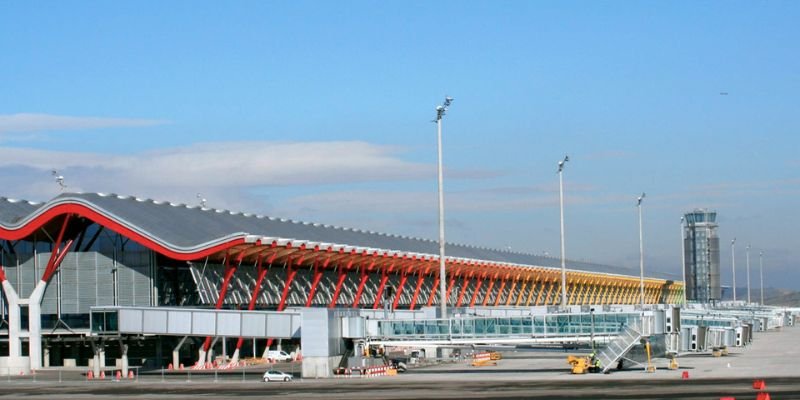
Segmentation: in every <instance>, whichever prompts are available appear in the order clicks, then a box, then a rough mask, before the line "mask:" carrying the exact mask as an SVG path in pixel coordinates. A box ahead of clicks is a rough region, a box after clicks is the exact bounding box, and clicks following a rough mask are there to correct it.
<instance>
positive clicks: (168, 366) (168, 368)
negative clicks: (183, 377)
mask: <svg viewBox="0 0 800 400" xmlns="http://www.w3.org/2000/svg"><path fill="white" fill-rule="evenodd" d="M167 371H172V363H169V365H167Z"/></svg>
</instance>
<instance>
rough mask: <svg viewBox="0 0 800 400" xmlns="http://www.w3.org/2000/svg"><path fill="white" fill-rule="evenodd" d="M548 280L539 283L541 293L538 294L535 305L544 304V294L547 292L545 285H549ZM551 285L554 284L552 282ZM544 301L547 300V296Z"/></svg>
mask: <svg viewBox="0 0 800 400" xmlns="http://www.w3.org/2000/svg"><path fill="white" fill-rule="evenodd" d="M548 282H549V281H547V280H544V281H542V283H540V284H539V294H538V295H536V303H535V305H537V306H540V305H542V295H543V294H544V293H545V291H544V290H545V286H547V283H548ZM550 285H551V286H552V283H550ZM544 301H545V302H547V297H545V298H544Z"/></svg>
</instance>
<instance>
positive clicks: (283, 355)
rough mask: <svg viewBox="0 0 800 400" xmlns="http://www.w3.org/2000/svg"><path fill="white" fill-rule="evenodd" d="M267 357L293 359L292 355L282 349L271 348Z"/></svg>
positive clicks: (279, 359) (277, 359) (284, 359)
mask: <svg viewBox="0 0 800 400" xmlns="http://www.w3.org/2000/svg"><path fill="white" fill-rule="evenodd" d="M267 358H271V359H273V360H276V361H292V356H290V355H289V354H287V353H286V352H285V351H282V350H281V351H278V350H270V351H269V352H267Z"/></svg>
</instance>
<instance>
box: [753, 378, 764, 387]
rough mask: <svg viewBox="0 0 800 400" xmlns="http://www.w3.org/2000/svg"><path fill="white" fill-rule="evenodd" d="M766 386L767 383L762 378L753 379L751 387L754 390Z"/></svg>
mask: <svg viewBox="0 0 800 400" xmlns="http://www.w3.org/2000/svg"><path fill="white" fill-rule="evenodd" d="M766 388H767V384H766V383H765V382H764V380H763V379H756V380H754V381H753V389H756V390H764V389H766Z"/></svg>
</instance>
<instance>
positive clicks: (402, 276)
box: [392, 272, 408, 311]
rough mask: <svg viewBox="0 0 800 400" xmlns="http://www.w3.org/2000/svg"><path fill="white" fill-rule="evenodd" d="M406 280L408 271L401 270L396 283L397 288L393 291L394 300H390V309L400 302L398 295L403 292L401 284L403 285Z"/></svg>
mask: <svg viewBox="0 0 800 400" xmlns="http://www.w3.org/2000/svg"><path fill="white" fill-rule="evenodd" d="M407 280H408V273H406V272H403V274H402V275H401V276H400V283H398V284H397V290H395V292H394V301H393V302H392V311H394V309H395V308H397V304H398V303H399V302H400V295H401V294H403V286H405V284H406V281H407Z"/></svg>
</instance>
